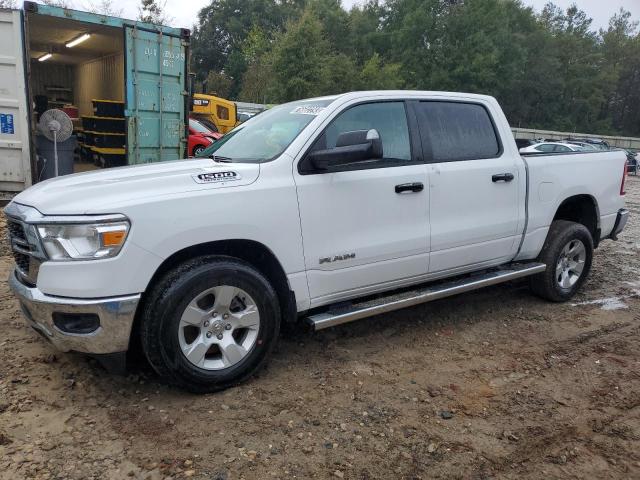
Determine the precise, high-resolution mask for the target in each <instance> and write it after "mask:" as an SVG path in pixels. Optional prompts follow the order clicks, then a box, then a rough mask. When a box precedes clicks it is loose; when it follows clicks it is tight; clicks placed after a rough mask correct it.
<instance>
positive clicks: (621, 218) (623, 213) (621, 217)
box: [609, 208, 629, 240]
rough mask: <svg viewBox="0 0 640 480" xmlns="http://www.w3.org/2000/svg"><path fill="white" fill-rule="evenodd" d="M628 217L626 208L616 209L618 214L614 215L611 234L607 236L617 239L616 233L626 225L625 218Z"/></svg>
mask: <svg viewBox="0 0 640 480" xmlns="http://www.w3.org/2000/svg"><path fill="white" fill-rule="evenodd" d="M628 219H629V210H627V209H626V208H621V209H620V210H618V215H617V217H616V223H615V224H614V225H613V230H612V231H611V235H609V237H610V238H611V239H612V240H618V234H619V233H620V232H622V230H624V227H625V226H626V225H627V220H628Z"/></svg>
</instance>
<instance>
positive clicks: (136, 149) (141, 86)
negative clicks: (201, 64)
mask: <svg viewBox="0 0 640 480" xmlns="http://www.w3.org/2000/svg"><path fill="white" fill-rule="evenodd" d="M187 45H188V43H187V42H186V41H185V40H184V39H183V38H180V37H177V36H172V35H169V34H166V33H161V32H159V31H153V30H148V29H145V28H141V27H138V26H130V25H126V26H125V52H126V53H125V79H126V80H125V84H126V99H125V117H126V118H127V153H128V156H129V164H138V163H148V162H160V161H164V160H177V159H180V158H185V146H186V134H185V119H186V113H187V112H186V96H187V92H186V89H185V85H186V73H187V72H186V68H185V67H186V61H185V59H186V54H187Z"/></svg>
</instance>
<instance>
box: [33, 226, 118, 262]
mask: <svg viewBox="0 0 640 480" xmlns="http://www.w3.org/2000/svg"><path fill="white" fill-rule="evenodd" d="M128 233H129V222H126V221H119V222H109V223H93V224H69V225H63V224H51V225H38V234H39V235H40V239H41V240H42V245H43V247H44V249H45V251H46V252H47V255H48V256H49V259H50V260H94V259H100V258H110V257H115V256H116V255H117V254H118V253H119V252H120V249H121V248H122V246H123V245H124V242H125V240H126V239H127V234H128Z"/></svg>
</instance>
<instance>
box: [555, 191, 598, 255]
mask: <svg viewBox="0 0 640 480" xmlns="http://www.w3.org/2000/svg"><path fill="white" fill-rule="evenodd" d="M553 220H568V221H570V222H576V223H580V224H582V225H584V226H585V227H586V228H587V230H589V232H590V233H591V238H592V239H593V246H594V248H595V247H597V246H598V243H599V242H600V231H601V229H600V208H599V207H598V201H597V200H596V199H595V198H594V197H593V196H592V195H589V194H579V195H572V196H570V197H567V198H565V199H564V200H563V201H562V202H561V203H560V205H558V208H557V209H556V212H555V214H554V216H553Z"/></svg>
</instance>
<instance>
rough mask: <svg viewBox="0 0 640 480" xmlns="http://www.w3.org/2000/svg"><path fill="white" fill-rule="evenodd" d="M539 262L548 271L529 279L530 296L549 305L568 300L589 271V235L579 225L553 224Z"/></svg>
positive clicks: (591, 249) (590, 252) (558, 222)
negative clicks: (549, 302) (540, 299)
mask: <svg viewBox="0 0 640 480" xmlns="http://www.w3.org/2000/svg"><path fill="white" fill-rule="evenodd" d="M538 259H539V260H540V261H541V262H543V263H545V264H546V265H547V269H546V270H545V271H544V272H543V273H540V274H538V275H534V276H532V277H531V279H530V285H531V290H532V291H533V293H535V294H536V295H538V296H540V297H542V298H545V299H547V300H550V301H552V302H564V301H566V300H569V299H570V298H571V297H573V296H574V295H575V293H576V292H577V291H578V289H579V288H580V287H581V286H582V284H583V283H584V282H585V280H586V279H587V276H588V275H589V271H590V270H591V261H592V259H593V238H592V237H591V233H590V232H589V230H588V229H587V228H586V227H585V226H584V225H582V224H580V223H575V222H569V221H566V220H556V221H554V222H553V223H552V224H551V228H550V229H549V233H548V234H547V239H546V241H545V243H544V246H543V247H542V252H541V253H540V256H539V257H538Z"/></svg>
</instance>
